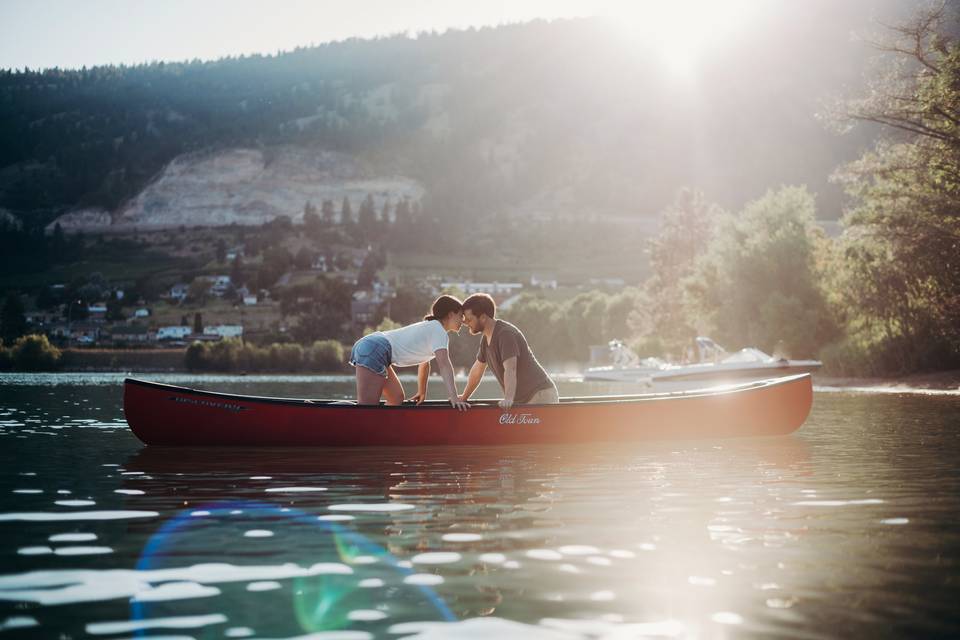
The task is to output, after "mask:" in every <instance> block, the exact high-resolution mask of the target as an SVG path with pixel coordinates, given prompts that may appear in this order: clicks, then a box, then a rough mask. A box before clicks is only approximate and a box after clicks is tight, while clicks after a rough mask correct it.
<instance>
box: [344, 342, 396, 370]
mask: <svg viewBox="0 0 960 640" xmlns="http://www.w3.org/2000/svg"><path fill="white" fill-rule="evenodd" d="M392 356H393V352H392V350H391V349H390V341H389V340H387V337H386V336H385V335H383V334H382V333H380V332H379V331H378V332H376V333H371V334H368V335H365V336H363V337H362V338H360V339H359V340H357V341H356V342H355V343H354V345H353V349H352V350H351V351H350V364H352V365H353V366H354V367H365V368H367V369H370V371H373V372H374V373H375V374H377V375H378V376H383V377H384V378H386V377H387V367H389V366H390V362H391V360H392Z"/></svg>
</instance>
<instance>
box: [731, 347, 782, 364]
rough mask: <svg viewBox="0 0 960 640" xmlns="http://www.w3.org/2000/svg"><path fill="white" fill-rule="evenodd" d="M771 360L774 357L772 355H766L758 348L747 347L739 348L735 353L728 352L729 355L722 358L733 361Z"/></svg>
mask: <svg viewBox="0 0 960 640" xmlns="http://www.w3.org/2000/svg"><path fill="white" fill-rule="evenodd" d="M773 360H774V358H773V357H772V356H770V355H767V354H766V353H764V352H763V351H760V349H755V348H753V347H747V348H745V349H740V351H737V352H736V353H732V354H730V355H729V356H727V357H726V358H724V359H723V360H722V361H723V362H729V363H734V362H771V361H773Z"/></svg>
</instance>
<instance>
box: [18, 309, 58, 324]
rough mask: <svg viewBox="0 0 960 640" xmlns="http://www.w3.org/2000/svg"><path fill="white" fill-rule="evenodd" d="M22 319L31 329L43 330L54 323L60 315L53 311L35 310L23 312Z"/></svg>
mask: <svg viewBox="0 0 960 640" xmlns="http://www.w3.org/2000/svg"><path fill="white" fill-rule="evenodd" d="M23 317H24V318H25V319H26V321H27V324H28V325H30V326H31V327H36V328H43V327H47V326H49V325H51V324H53V323H54V322H56V321H57V319H58V318H59V317H60V314H59V313H58V312H55V311H48V310H36V311H27V312H25V313H24V314H23Z"/></svg>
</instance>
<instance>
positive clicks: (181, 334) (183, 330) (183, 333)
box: [157, 325, 193, 340]
mask: <svg viewBox="0 0 960 640" xmlns="http://www.w3.org/2000/svg"><path fill="white" fill-rule="evenodd" d="M191 333H193V329H191V328H190V327H184V326H182V325H170V326H167V327H160V328H159V329H157V340H183V339H184V338H186V337H187V336H189V335H190V334H191Z"/></svg>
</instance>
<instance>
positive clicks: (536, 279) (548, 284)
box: [530, 274, 557, 289]
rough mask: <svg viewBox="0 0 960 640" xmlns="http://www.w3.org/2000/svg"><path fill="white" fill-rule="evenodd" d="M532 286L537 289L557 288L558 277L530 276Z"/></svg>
mask: <svg viewBox="0 0 960 640" xmlns="http://www.w3.org/2000/svg"><path fill="white" fill-rule="evenodd" d="M530 286H531V287H535V288H537V289H556V288H557V279H556V277H554V276H538V275H536V274H534V275H532V276H530Z"/></svg>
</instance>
